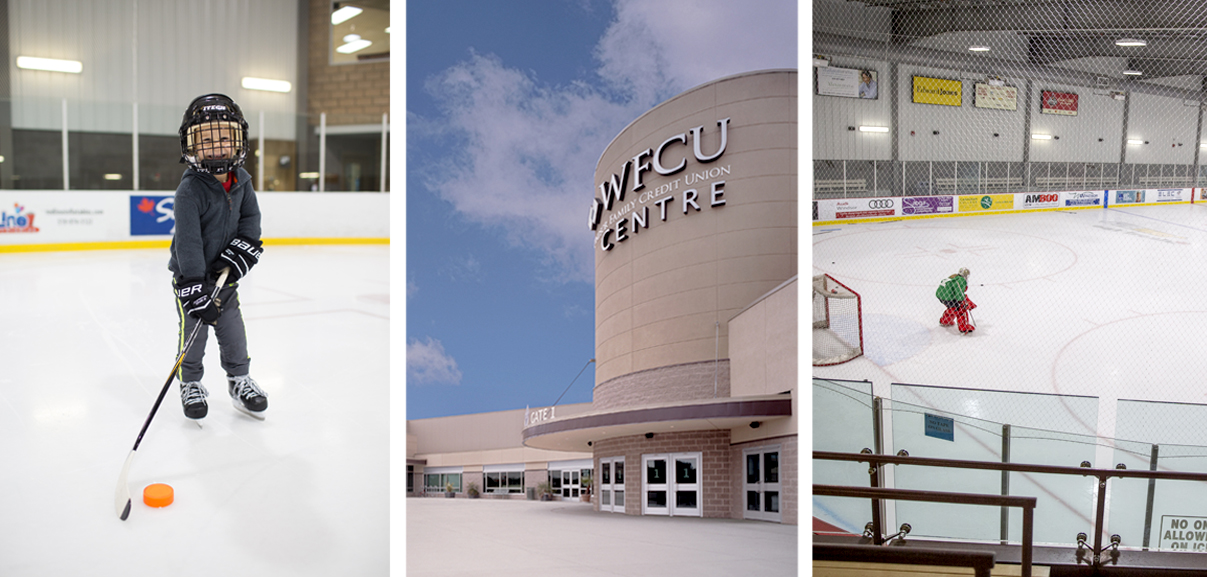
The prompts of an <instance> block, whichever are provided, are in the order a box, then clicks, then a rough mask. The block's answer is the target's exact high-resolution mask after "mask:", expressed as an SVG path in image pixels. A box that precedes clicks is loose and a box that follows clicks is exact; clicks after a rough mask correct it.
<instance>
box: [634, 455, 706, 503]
mask: <svg viewBox="0 0 1207 577" xmlns="http://www.w3.org/2000/svg"><path fill="white" fill-rule="evenodd" d="M641 463H642V479H641V492H642V497H643V499H642V503H641V513H642V514H643V515H670V516H689V517H703V516H704V508H703V503H702V499H701V497H702V491H701V486H702V485H703V483H702V482H701V479H700V477H701V463H702V454H701V453H670V454H664V455H642V456H641Z"/></svg>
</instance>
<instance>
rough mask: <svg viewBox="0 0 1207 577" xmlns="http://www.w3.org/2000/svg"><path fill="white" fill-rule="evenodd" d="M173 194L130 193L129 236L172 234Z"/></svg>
mask: <svg viewBox="0 0 1207 577" xmlns="http://www.w3.org/2000/svg"><path fill="white" fill-rule="evenodd" d="M175 198H176V197H174V196H151V195H139V194H133V195H130V236H146V235H165V234H172V233H173V232H175V228H176V216H175V213H173V212H172V207H173V201H174V200H175Z"/></svg>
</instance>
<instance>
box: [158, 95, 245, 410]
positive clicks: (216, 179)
mask: <svg viewBox="0 0 1207 577" xmlns="http://www.w3.org/2000/svg"><path fill="white" fill-rule="evenodd" d="M247 148H248V138H247V121H246V120H244V118H243V112H242V111H241V110H240V109H239V105H237V104H235V101H233V100H231V99H230V98H229V97H227V96H225V95H222V94H207V95H205V96H200V97H197V98H196V99H194V100H193V102H192V103H190V104H189V106H188V109H186V110H185V113H184V120H183V121H182V122H181V124H180V149H181V159H180V162H181V163H184V164H187V165H188V168H187V169H186V170H185V171H184V175H183V176H182V177H181V178H180V186H178V187H177V188H176V199H175V208H174V210H173V211H174V213H175V216H176V228H175V231H174V233H173V235H172V247H171V251H172V254H171V257H170V258H169V259H168V268H169V269H170V270H171V271H172V277H173V279H172V283H173V286H174V288H175V290H176V296H177V298H178V299H179V301H180V304H179V306H178V307H177V310H176V312H177V316H178V317H179V319H180V336H179V339H178V342H177V349H178V350H177V354H178V355H179V354H180V351H179V348H180V347H183V346H184V340H185V336H186V335H188V334H189V333H190V332H191V331H192V330H193V327H194V326H195V325H196V324H197V323H199V322H204V323H205V324H207V325H210V326H213V327H214V335H215V336H216V337H217V338H218V350H219V354H220V357H221V364H222V368H223V369H224V370H225V371H226V380H227V392H228V393H230V396H231V399H232V401H233V402H234V405H235V408H236V409H239V410H240V411H243V412H245V413H247V414H249V415H251V416H253V417H256V418H263V413H264V410H265V409H267V408H268V396H267V395H266V394H265V393H264V391H263V390H262V389H260V387H259V386H258V385H257V384H256V382H255V381H254V380H252V378H251V376H250V375H249V366H250V363H251V358H250V357H249V356H248V353H247V333H246V332H245V330H244V326H243V314H242V312H240V310H239V295H238V292H237V289H238V286H239V284H238V281H239V280H240V279H241V278H243V277H244V276H247V273H248V271H249V270H251V267H253V266H255V264H256V263H257V262H259V260H260V255H261V254H262V253H263V249H262V248H261V241H260V207H259V205H258V204H257V202H256V193H255V191H254V190H252V186H251V175H250V174H248V172H247V171H246V170H244V169H243V168H242V167H243V162H244V160H245V159H246V158H247ZM223 268H228V269H229V273H228V275H227V279H226V283H225V286H223V287H222V289H221V290H220V291H219V293H218V297H217V298H216V299H211V298H210V295H211V294H213V291H214V289H215V288H216V287H215V283H216V282H217V279H218V276H219V271H221V270H222V269H223ZM208 332H209V327H205V326H203V327H201V330H200V331H199V332H198V333H197V338H196V340H195V341H194V342H193V345H192V347H190V348H189V351H188V353H187V354H186V355H185V358H184V361H183V363H181V366H180V371H179V372H178V373H177V378H178V379H180V402H181V404H182V405H183V406H184V415H185V416H186V417H188V418H190V419H195V420H196V419H201V418H204V417H205V416H206V414H207V413H208V412H209V407H208V405H206V402H205V397H206V396H207V395H208V394H209V392H208V391H206V389H205V387H203V386H202V385H201V376H202V373H203V372H204V371H203V367H202V362H201V361H202V358H203V357H204V356H205V342H206V335H207V334H208Z"/></svg>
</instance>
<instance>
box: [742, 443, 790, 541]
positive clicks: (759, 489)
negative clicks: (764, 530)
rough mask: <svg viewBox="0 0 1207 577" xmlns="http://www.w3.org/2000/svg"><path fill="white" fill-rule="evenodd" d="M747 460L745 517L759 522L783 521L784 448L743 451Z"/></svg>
mask: <svg viewBox="0 0 1207 577" xmlns="http://www.w3.org/2000/svg"><path fill="white" fill-rule="evenodd" d="M743 456H744V457H745V460H746V475H745V481H744V483H743V489H744V491H743V493H744V495H745V500H746V512H745V515H744V518H746V519H755V520H759V521H774V522H776V523H779V522H781V520H782V515H781V513H780V495H781V493H782V485H781V483H780V467H779V462H780V449H779V447H778V446H775V447H759V448H756V449H746V450H745V451H743Z"/></svg>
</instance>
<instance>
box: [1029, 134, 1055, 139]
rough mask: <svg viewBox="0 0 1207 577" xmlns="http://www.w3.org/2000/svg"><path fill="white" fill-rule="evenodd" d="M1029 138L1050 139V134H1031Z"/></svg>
mask: <svg viewBox="0 0 1207 577" xmlns="http://www.w3.org/2000/svg"><path fill="white" fill-rule="evenodd" d="M1031 140H1052V135H1051V134H1032V135H1031Z"/></svg>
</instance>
